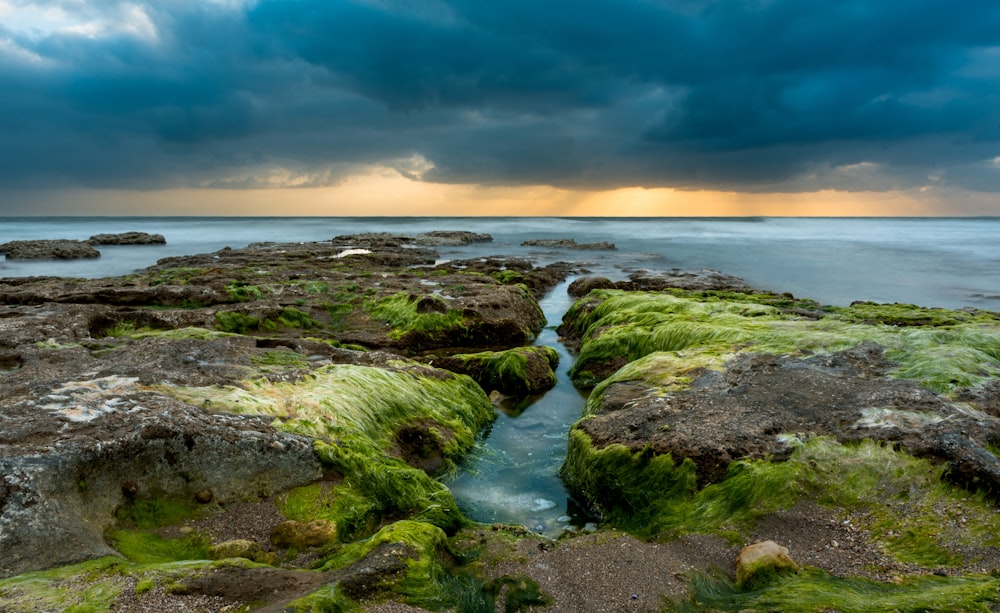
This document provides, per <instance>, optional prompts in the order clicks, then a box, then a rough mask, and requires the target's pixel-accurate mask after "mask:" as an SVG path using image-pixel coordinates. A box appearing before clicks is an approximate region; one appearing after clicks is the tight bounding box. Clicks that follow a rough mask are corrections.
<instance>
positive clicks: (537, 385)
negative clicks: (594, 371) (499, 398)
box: [423, 347, 559, 398]
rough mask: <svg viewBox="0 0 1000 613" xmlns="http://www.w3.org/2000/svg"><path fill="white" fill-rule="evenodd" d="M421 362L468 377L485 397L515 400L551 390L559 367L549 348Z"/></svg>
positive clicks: (434, 357) (463, 354)
mask: <svg viewBox="0 0 1000 613" xmlns="http://www.w3.org/2000/svg"><path fill="white" fill-rule="evenodd" d="M423 359H424V360H427V361H428V362H429V363H431V364H433V365H434V366H436V367H438V368H444V369H445V370H450V371H452V372H457V373H461V374H465V375H469V376H470V377H472V378H473V379H474V380H475V381H476V383H478V384H479V385H480V387H482V388H483V390H484V391H486V392H487V393H490V392H493V391H498V392H500V393H501V394H504V395H505V396H513V397H517V398H521V397H524V396H529V395H533V394H540V393H542V392H545V391H547V390H549V389H551V388H552V387H553V386H554V385H555V384H556V375H555V368H556V367H557V366H558V365H559V354H558V353H557V352H556V350H555V349H553V348H552V347H517V348H515V349H507V350H505V351H483V352H479V353H461V354H455V355H450V356H426V357H425V358H423Z"/></svg>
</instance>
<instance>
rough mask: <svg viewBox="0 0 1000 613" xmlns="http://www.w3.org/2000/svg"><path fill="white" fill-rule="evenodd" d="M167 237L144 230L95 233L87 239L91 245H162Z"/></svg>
mask: <svg viewBox="0 0 1000 613" xmlns="http://www.w3.org/2000/svg"><path fill="white" fill-rule="evenodd" d="M166 242H167V239H165V238H163V235H162V234H149V233H146V232H121V233H119V234H95V235H94V236H91V237H90V238H89V239H87V243H89V244H91V245H163V244H166Z"/></svg>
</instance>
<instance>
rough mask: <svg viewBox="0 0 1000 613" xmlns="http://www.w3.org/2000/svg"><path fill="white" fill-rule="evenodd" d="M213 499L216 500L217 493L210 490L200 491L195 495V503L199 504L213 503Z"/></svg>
mask: <svg viewBox="0 0 1000 613" xmlns="http://www.w3.org/2000/svg"><path fill="white" fill-rule="evenodd" d="M213 498H215V492H213V491H212V490H211V489H209V488H205V489H203V490H198V491H197V492H195V495H194V501H195V502H197V503H198V504H208V503H210V502H212V499H213Z"/></svg>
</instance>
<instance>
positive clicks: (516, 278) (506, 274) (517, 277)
mask: <svg viewBox="0 0 1000 613" xmlns="http://www.w3.org/2000/svg"><path fill="white" fill-rule="evenodd" d="M490 276H491V277H493V278H494V279H496V280H497V281H499V282H500V283H503V284H504V285H513V284H515V283H523V282H524V274H523V273H520V272H517V271H516V270H497V271H495V272H493V273H491V274H490Z"/></svg>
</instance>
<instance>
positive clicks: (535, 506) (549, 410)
mask: <svg viewBox="0 0 1000 613" xmlns="http://www.w3.org/2000/svg"><path fill="white" fill-rule="evenodd" d="M571 281H572V279H569V280H567V281H565V282H564V283H562V284H560V285H558V286H556V287H555V288H554V289H553V290H552V291H550V292H549V293H548V294H547V295H546V296H545V297H544V298H543V299H542V300H541V301H540V305H541V307H542V311H543V312H544V313H545V318H546V320H547V321H548V323H547V324H546V326H545V329H544V330H543V331H542V332H541V333H540V334H539V335H538V338H537V339H536V341H535V344H536V345H547V346H549V347H553V348H555V350H556V351H558V352H559V368H558V369H557V370H556V385H555V387H553V388H552V389H551V390H549V391H548V392H547V393H546V394H545V395H543V396H541V397H540V398H538V399H537V400H535V401H534V402H533V403H531V404H530V405H529V406H527V407H526V408H524V409H523V410H522V411H520V412H516V413H515V412H506V411H498V412H497V413H498V415H497V419H496V422H494V424H493V427H492V428H491V430H490V431H489V433H488V435H487V437H486V439H485V440H484V441H482V442H481V443H480V445H479V446H478V447H477V449H476V450H475V451H474V452H473V453H472V454H471V455H470V457H469V458H468V459H467V460H466V461H465V462H464V463H463V465H462V467H461V469H462V470H461V472H460V473H459V474H458V475H457V476H456V477H455V478H454V479H452V480H450V481H449V482H448V483H447V485H448V487H449V489H451V492H452V494H453V495H454V496H455V500H456V501H457V502H458V506H459V508H460V509H461V510H462V512H463V513H465V514H466V516H468V517H469V518H470V519H472V520H474V521H479V522H484V523H507V524H521V525H523V526H525V527H527V528H528V529H530V530H533V531H535V532H539V533H541V534H545V535H547V536H553V537H554V536H558V535H559V534H561V533H562V532H563V531H564V530H566V529H575V528H579V527H580V526H582V525H583V524H584V522H586V521H587V520H586V518H585V517H584V516H582V514H581V513H580V512H579V510H578V509H576V508H575V506H574V505H573V503H572V501H571V500H570V499H569V495H568V494H567V492H566V488H565V487H564V486H563V483H562V480H561V479H560V478H559V467H560V466H562V463H563V460H564V459H565V457H566V445H567V441H568V433H569V428H570V426H571V425H573V423H574V422H576V421H577V420H578V419H580V417H581V415H582V414H583V407H584V403H585V402H586V395H585V394H581V393H580V391H578V390H577V389H576V388H575V387H574V386H573V383H572V381H570V378H569V374H568V373H569V369H570V367H571V366H572V365H573V356H571V355H570V354H569V352H568V351H567V350H566V347H564V346H563V344H562V343H560V342H559V338H558V335H557V334H556V328H557V327H558V326H559V323H560V322H561V321H562V316H563V313H565V312H566V311H567V310H568V309H569V307H570V306H571V305H572V303H573V300H572V299H571V298H570V296H569V294H567V293H566V289H567V288H568V287H569V283H570V282H571Z"/></svg>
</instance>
